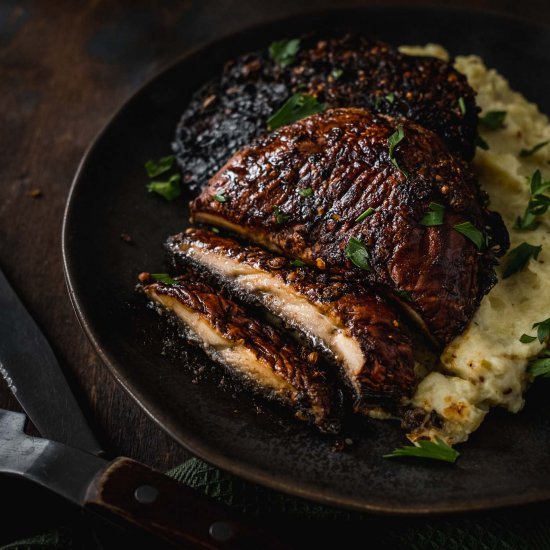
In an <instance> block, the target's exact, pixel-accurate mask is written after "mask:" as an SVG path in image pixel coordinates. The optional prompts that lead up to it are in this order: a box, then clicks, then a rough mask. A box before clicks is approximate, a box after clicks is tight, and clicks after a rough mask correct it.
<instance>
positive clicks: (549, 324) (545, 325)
mask: <svg viewBox="0 0 550 550" xmlns="http://www.w3.org/2000/svg"><path fill="white" fill-rule="evenodd" d="M531 328H536V329H537V335H536V336H529V335H528V334H522V335H521V338H520V339H519V341H520V342H521V343H522V344H530V343H531V342H534V341H535V340H536V339H537V338H538V339H539V342H540V343H541V344H543V343H544V341H545V340H546V338H548V335H549V334H550V317H549V318H548V319H545V320H544V321H541V322H540V323H535V324H534V325H533V326H532V327H531Z"/></svg>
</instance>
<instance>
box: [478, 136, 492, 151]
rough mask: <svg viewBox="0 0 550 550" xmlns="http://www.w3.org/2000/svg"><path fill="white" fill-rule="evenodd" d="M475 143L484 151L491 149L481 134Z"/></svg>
mask: <svg viewBox="0 0 550 550" xmlns="http://www.w3.org/2000/svg"><path fill="white" fill-rule="evenodd" d="M475 144H476V145H477V146H478V147H479V148H480V149H483V151H488V150H489V144H488V143H487V142H486V141H485V140H484V139H483V138H482V137H481V136H477V137H476V139H475Z"/></svg>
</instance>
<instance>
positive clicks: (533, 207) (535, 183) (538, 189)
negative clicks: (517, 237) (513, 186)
mask: <svg viewBox="0 0 550 550" xmlns="http://www.w3.org/2000/svg"><path fill="white" fill-rule="evenodd" d="M548 189H550V181H543V180H542V174H541V173H540V170H535V172H534V173H533V175H532V176H531V197H530V199H529V202H528V203H527V207H526V208H525V212H524V214H523V218H521V217H519V216H518V217H517V218H516V222H515V223H514V229H519V230H523V231H532V230H533V229H536V228H537V227H538V226H539V224H540V221H539V220H538V219H537V216H542V215H543V214H545V213H546V212H547V210H548V208H549V207H550V196H547V195H544V193H545V192H546V191H547V190H548Z"/></svg>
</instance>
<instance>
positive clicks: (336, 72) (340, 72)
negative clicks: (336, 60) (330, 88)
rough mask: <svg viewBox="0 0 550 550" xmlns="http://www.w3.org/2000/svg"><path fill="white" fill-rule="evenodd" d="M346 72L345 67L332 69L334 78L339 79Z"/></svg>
mask: <svg viewBox="0 0 550 550" xmlns="http://www.w3.org/2000/svg"><path fill="white" fill-rule="evenodd" d="M343 74H344V69H340V68H338V67H336V68H334V69H332V71H331V73H330V75H331V76H332V78H334V80H338V79H339V78H340V77H341V76H342V75H343Z"/></svg>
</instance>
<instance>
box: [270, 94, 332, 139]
mask: <svg viewBox="0 0 550 550" xmlns="http://www.w3.org/2000/svg"><path fill="white" fill-rule="evenodd" d="M326 108H327V104H326V103H319V102H318V101H317V98H316V97H313V96H312V95H309V94H294V95H293V96H292V97H290V98H289V99H288V100H287V101H286V102H285V103H284V104H283V106H282V107H281V108H280V109H279V110H278V111H277V112H276V113H274V114H273V115H271V117H269V118H268V119H267V129H268V130H270V131H271V130H276V129H277V128H280V127H281V126H285V125H286V124H292V123H293V122H296V121H297V120H301V119H302V118H306V117H308V116H311V115H315V114H317V113H322V112H323V111H324V110H326Z"/></svg>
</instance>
